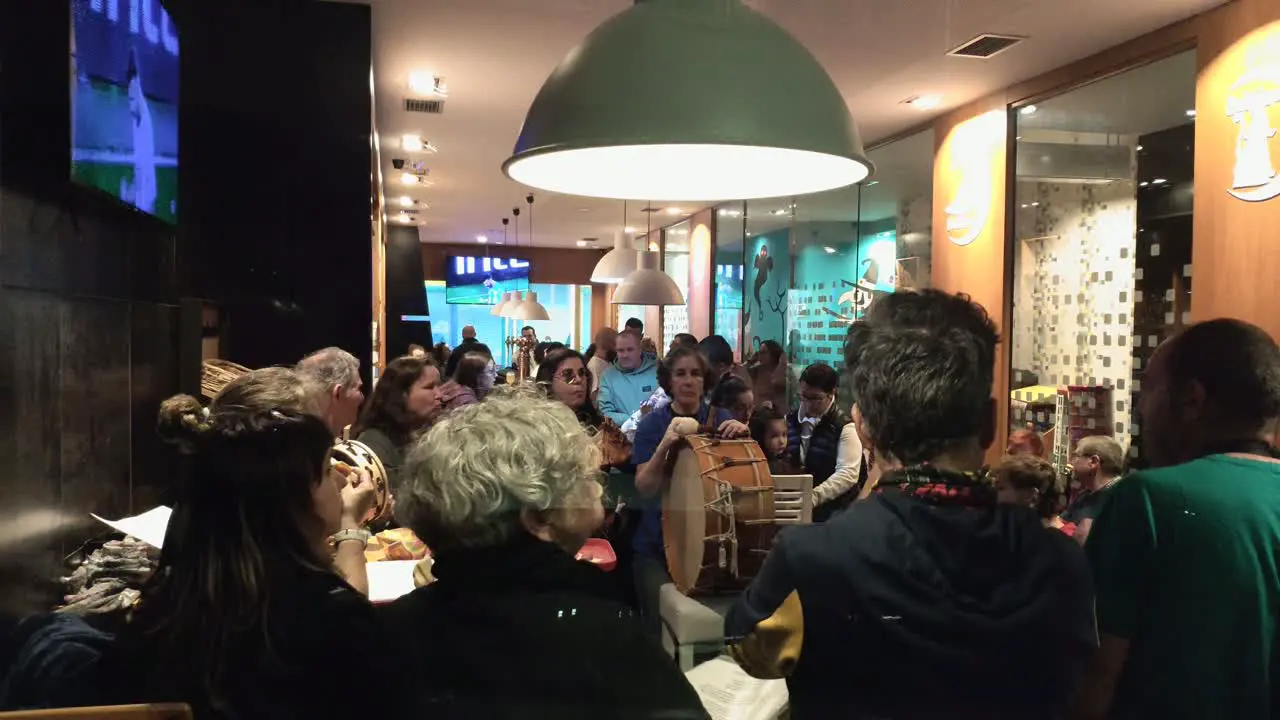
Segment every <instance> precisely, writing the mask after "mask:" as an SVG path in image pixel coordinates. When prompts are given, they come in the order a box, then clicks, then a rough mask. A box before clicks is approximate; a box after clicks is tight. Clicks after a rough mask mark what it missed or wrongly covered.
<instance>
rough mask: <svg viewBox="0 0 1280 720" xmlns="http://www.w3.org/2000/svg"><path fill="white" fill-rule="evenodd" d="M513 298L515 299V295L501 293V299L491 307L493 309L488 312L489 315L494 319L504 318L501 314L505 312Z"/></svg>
mask: <svg viewBox="0 0 1280 720" xmlns="http://www.w3.org/2000/svg"><path fill="white" fill-rule="evenodd" d="M513 297H515V293H513V292H504V293H502V299H501V300H499V301H498V304H497V305H494V306H493V309H492V310H490V311H489V314H490V315H493V316H494V317H506V315H504V314H503V313H504V312H506V309H507V306H508V305H510V304H511V299H512V298H513Z"/></svg>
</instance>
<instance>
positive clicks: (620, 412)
mask: <svg viewBox="0 0 1280 720" xmlns="http://www.w3.org/2000/svg"><path fill="white" fill-rule="evenodd" d="M614 349H615V350H616V352H617V353H618V359H617V360H615V361H614V363H613V366H612V367H610V368H609V369H608V370H605V371H604V376H603V377H601V378H600V394H599V395H598V396H597V398H596V404H597V405H598V406H599V407H600V412H602V413H604V416H605V417H607V418H609V419H610V420H612V421H614V422H615V423H617V424H618V426H619V427H621V426H622V423H624V422H626V421H627V418H629V417H631V413H634V412H635V411H637V410H639V409H640V403H642V402H644V401H645V400H648V399H649V396H650V395H652V394H653V392H654V390H657V389H658V362H657V358H655V357H654V356H653V355H649V354H647V353H643V352H641V351H640V335H639V333H635V332H632V331H631V330H627V331H625V332H623V333H622V334H620V335H618V342H617V346H616V347H615V348H614Z"/></svg>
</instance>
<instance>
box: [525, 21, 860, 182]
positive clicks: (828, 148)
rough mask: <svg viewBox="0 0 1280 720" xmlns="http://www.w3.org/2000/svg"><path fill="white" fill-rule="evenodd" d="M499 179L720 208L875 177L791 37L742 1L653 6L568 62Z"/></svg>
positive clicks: (836, 96) (605, 29)
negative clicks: (728, 203)
mask: <svg viewBox="0 0 1280 720" xmlns="http://www.w3.org/2000/svg"><path fill="white" fill-rule="evenodd" d="M655 78H657V80H656V81H655ZM672 168H679V171H678V172H672ZM502 169H503V172H505V173H506V174H507V176H508V177H510V178H511V179H512V180H515V181H516V182H520V183H523V184H525V185H531V186H533V187H537V188H542V189H544V190H551V191H554V192H560V193H567V194H571V195H584V196H588V197H600V198H615V199H623V198H654V199H662V200H677V201H691V200H705V201H719V200H744V199H752V198H765V197H779V196H790V195H802V194H805V193H813V192H820V191H823V190H830V189H833V188H839V187H844V186H847V185H852V184H854V183H856V182H859V181H861V180H863V179H864V178H866V177H867V176H868V175H869V174H870V173H871V170H872V165H871V162H870V161H869V160H868V159H867V157H866V151H865V150H864V148H863V145H862V139H861V137H860V136H859V134H858V128H857V125H856V124H855V123H854V121H853V118H852V116H850V114H849V108H848V106H847V105H846V104H845V100H844V97H843V96H842V95H841V94H840V91H839V89H837V88H836V85H835V83H834V82H832V80H831V77H830V76H829V75H827V72H826V70H824V69H823V67H822V65H821V64H819V63H818V61H817V60H816V59H815V58H814V57H813V55H812V54H810V53H809V51H808V50H806V49H805V48H804V46H803V45H801V44H800V43H799V42H797V41H796V39H795V38H793V37H791V36H790V35H789V34H787V32H786V31H785V30H783V29H782V28H780V27H778V26H777V25H775V24H774V23H773V22H772V21H771V20H769V19H768V18H766V17H764V16H763V15H761V14H760V13H758V12H756V11H754V10H752V9H750V8H748V7H746V6H745V5H743V4H742V2H741V0H644V2H637V3H636V4H635V5H633V6H632V7H631V8H629V9H627V10H625V11H623V12H621V13H619V14H618V15H615V16H614V17H613V18H611V19H609V20H607V21H605V23H604V24H602V25H600V26H599V27H597V28H596V29H595V30H593V31H592V32H591V34H590V35H588V36H587V37H586V39H585V40H583V41H582V43H581V44H580V45H578V46H577V47H576V48H574V49H573V50H571V51H570V52H569V54H568V56H566V57H565V59H564V60H563V61H561V63H560V65H559V66H558V67H557V68H556V69H555V71H554V72H552V73H551V76H550V77H549V78H547V81H546V83H545V84H543V86H542V89H541V90H540V91H539V92H538V95H537V97H535V98H534V101H533V104H532V105H531V106H530V108H529V113H528V115H527V116H526V117H525V121H524V127H523V128H522V129H521V131H520V137H519V138H518V139H517V140H516V146H515V152H514V154H513V155H512V156H511V157H510V158H509V159H508V160H507V161H506V162H505V163H504V164H503V166H502Z"/></svg>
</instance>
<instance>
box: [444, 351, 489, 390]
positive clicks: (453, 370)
mask: <svg viewBox="0 0 1280 720" xmlns="http://www.w3.org/2000/svg"><path fill="white" fill-rule="evenodd" d="M476 354H479V355H483V356H484V357H485V359H486V360H492V359H493V353H492V352H490V350H489V346H488V345H485V344H484V343H482V342H474V343H467V344H466V347H465V348H463V347H462V346H461V345H459V346H458V347H457V348H455V349H454V351H453V352H451V353H449V362H448V364H447V365H445V368H444V374H445V376H446V377H449V378H452V379H457V375H458V365H459V363H461V362H462V358H463V357H464V356H466V355H476ZM482 369H483V366H482ZM462 384H464V385H465V384H466V383H462ZM468 387H471V386H470V385H468Z"/></svg>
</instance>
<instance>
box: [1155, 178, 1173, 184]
mask: <svg viewBox="0 0 1280 720" xmlns="http://www.w3.org/2000/svg"><path fill="white" fill-rule="evenodd" d="M1167 182H1169V181H1168V180H1165V179H1164V178H1156V179H1155V180H1152V181H1151V184H1152V185H1163V184H1165V183H1167Z"/></svg>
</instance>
